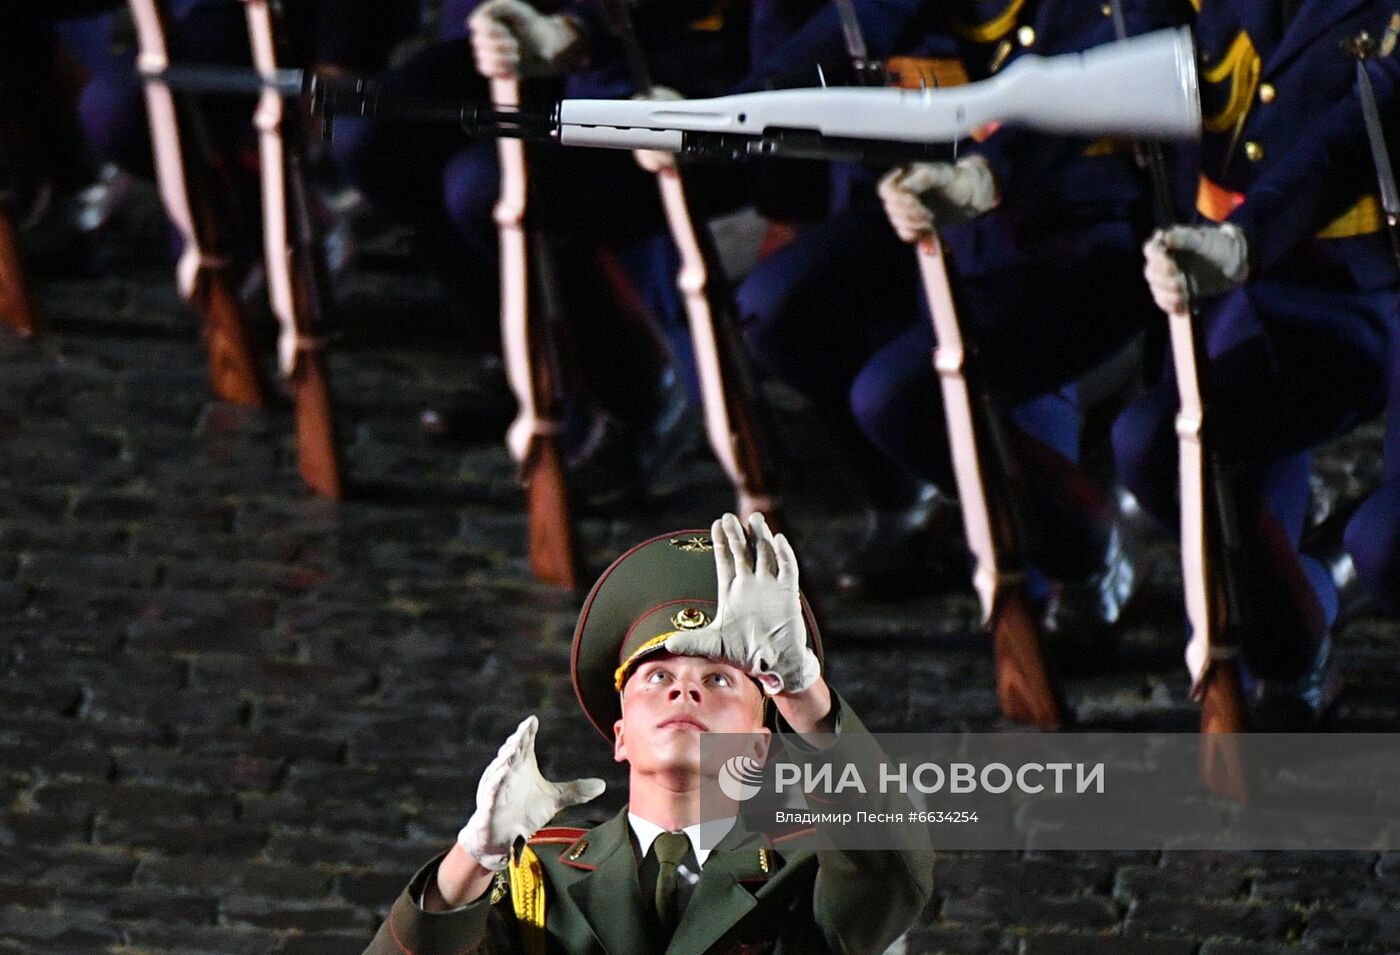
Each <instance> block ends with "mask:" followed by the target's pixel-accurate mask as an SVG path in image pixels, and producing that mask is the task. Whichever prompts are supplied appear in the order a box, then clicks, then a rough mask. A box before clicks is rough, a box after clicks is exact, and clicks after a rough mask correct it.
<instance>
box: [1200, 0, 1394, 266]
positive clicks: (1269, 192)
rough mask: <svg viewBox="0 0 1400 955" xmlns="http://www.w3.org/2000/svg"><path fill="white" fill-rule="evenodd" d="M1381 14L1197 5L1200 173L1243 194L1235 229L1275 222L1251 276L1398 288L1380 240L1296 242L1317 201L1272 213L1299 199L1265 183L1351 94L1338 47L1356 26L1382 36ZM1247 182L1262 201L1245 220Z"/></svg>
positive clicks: (1369, 0)
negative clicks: (1274, 233) (1288, 17)
mask: <svg viewBox="0 0 1400 955" xmlns="http://www.w3.org/2000/svg"><path fill="white" fill-rule="evenodd" d="M1390 12H1391V7H1390V5H1389V4H1382V3H1379V2H1374V0H1302V3H1301V5H1300V6H1299V9H1298V12H1297V13H1296V14H1295V15H1294V17H1293V19H1292V21H1291V22H1290V23H1288V24H1287V26H1286V27H1284V25H1283V24H1282V22H1281V19H1282V18H1281V17H1280V14H1279V4H1277V3H1260V2H1257V0H1230V2H1227V0H1202V5H1201V9H1200V12H1199V13H1198V15H1197V19H1196V33H1197V40H1198V44H1199V47H1200V56H1201V61H1202V73H1201V80H1202V83H1201V100H1202V108H1203V114H1204V116H1203V119H1204V124H1205V134H1204V136H1203V138H1202V140H1201V143H1200V147H1199V152H1200V167H1199V168H1200V172H1201V173H1202V174H1203V175H1205V176H1207V177H1209V179H1210V180H1212V181H1213V182H1214V183H1216V184H1218V185H1219V186H1222V187H1224V188H1225V189H1227V190H1230V191H1231V192H1235V193H1239V194H1242V195H1244V196H1245V197H1247V198H1246V202H1245V206H1243V207H1240V209H1239V214H1238V215H1237V216H1236V217H1235V218H1236V220H1237V221H1241V222H1242V224H1246V225H1248V227H1249V228H1251V229H1255V230H1256V231H1257V229H1258V226H1259V224H1262V223H1267V222H1269V221H1274V222H1276V223H1277V224H1278V225H1277V228H1278V229H1279V232H1278V235H1279V236H1281V237H1282V238H1273V237H1270V236H1267V235H1266V237H1265V238H1264V239H1263V240H1262V242H1261V243H1260V245H1259V248H1258V249H1257V250H1256V251H1257V252H1262V253H1263V254H1262V256H1261V258H1260V264H1261V265H1262V266H1263V270H1262V271H1261V272H1258V273H1256V275H1255V277H1256V278H1268V277H1271V276H1272V277H1280V278H1286V279H1288V280H1291V281H1301V282H1306V283H1309V284H1315V285H1317V286H1319V287H1322V288H1333V289H1337V290H1354V291H1370V290H1377V289H1381V288H1385V287H1387V286H1390V285H1392V284H1394V282H1395V281H1396V278H1397V274H1396V269H1395V263H1394V260H1393V256H1392V254H1391V251H1390V248H1389V245H1388V241H1387V239H1386V238H1385V236H1384V235H1383V234H1381V233H1380V232H1373V233H1371V234H1366V235H1356V236H1352V237H1345V238H1316V237H1311V236H1308V235H1306V231H1304V234H1302V235H1299V234H1298V233H1299V231H1300V230H1301V229H1302V226H1301V223H1300V219H1302V218H1306V217H1308V216H1310V215H1313V214H1314V211H1313V210H1315V209H1316V208H1317V207H1316V206H1315V205H1314V202H1315V201H1318V200H1315V199H1313V198H1308V199H1306V200H1304V202H1303V203H1301V204H1300V205H1299V206H1298V207H1297V208H1296V209H1294V210H1290V211H1288V212H1286V213H1280V212H1279V210H1280V208H1281V206H1282V205H1284V204H1285V203H1286V202H1288V201H1290V200H1297V199H1298V197H1297V196H1286V195H1280V194H1279V193H1278V190H1277V187H1276V186H1271V185H1269V183H1270V182H1271V181H1275V180H1274V177H1276V176H1278V177H1281V178H1282V179H1283V180H1287V179H1288V178H1289V177H1290V176H1292V175H1296V173H1294V172H1293V171H1292V170H1296V169H1297V168H1298V164H1300V163H1304V162H1307V161H1309V159H1308V158H1307V157H1308V155H1309V154H1308V152H1307V150H1306V149H1303V148H1301V147H1304V146H1305V145H1306V144H1307V143H1308V142H1309V137H1310V135H1311V133H1312V132H1313V130H1314V127H1315V124H1317V123H1318V122H1319V121H1320V120H1322V119H1323V118H1324V117H1327V116H1328V115H1329V112H1330V111H1331V110H1332V109H1333V108H1334V107H1336V106H1337V104H1339V103H1341V102H1343V101H1345V100H1347V99H1348V98H1349V97H1351V96H1353V95H1354V94H1353V92H1352V90H1353V86H1354V84H1355V77H1356V66H1355V61H1354V60H1353V59H1352V58H1351V56H1350V55H1349V54H1348V53H1347V52H1346V51H1345V50H1344V49H1343V45H1344V43H1345V41H1346V40H1347V39H1348V38H1350V37H1352V36H1354V35H1355V34H1356V33H1357V32H1358V31H1360V30H1363V29H1364V30H1367V31H1369V32H1370V33H1371V35H1372V36H1376V37H1378V36H1380V35H1382V34H1383V33H1384V30H1385V26H1386V22H1387V20H1388V19H1389V14H1390ZM1368 181H1369V180H1368ZM1256 184H1258V185H1259V186H1260V187H1261V190H1260V193H1259V196H1258V198H1259V199H1260V200H1261V201H1260V205H1259V206H1258V207H1256V211H1255V212H1252V213H1251V212H1248V211H1246V207H1248V206H1249V205H1250V204H1251V203H1252V202H1253V200H1254V199H1255V187H1256ZM1187 185H1188V188H1189V186H1190V184H1187ZM1325 188H1326V189H1331V188H1334V186H1332V185H1329V186H1326V187H1325ZM1324 199H1325V196H1324ZM1323 204H1324V205H1325V204H1326V203H1325V201H1324V202H1323ZM1331 211H1334V212H1335V211H1336V209H1335V208H1333V209H1332V210H1331ZM1256 215H1257V216H1258V218H1257V219H1255V220H1254V221H1252V222H1251V219H1252V217H1253V216H1256ZM1280 216H1281V218H1279V217H1280ZM1310 224H1311V223H1310ZM1324 225H1325V223H1324ZM1265 231H1266V233H1267V229H1266V230H1265ZM1282 247H1286V248H1282Z"/></svg>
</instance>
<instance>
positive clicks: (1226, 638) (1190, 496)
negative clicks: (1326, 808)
mask: <svg viewBox="0 0 1400 955" xmlns="http://www.w3.org/2000/svg"><path fill="white" fill-rule="evenodd" d="M1112 13H1113V21H1114V30H1115V32H1117V34H1118V35H1119V36H1120V37H1122V36H1125V35H1126V33H1127V24H1126V21H1125V20H1124V18H1123V11H1122V9H1121V6H1120V4H1119V0H1113V2H1112ZM1120 42H1132V41H1131V40H1123V41H1120ZM1139 155H1140V156H1141V157H1142V159H1143V161H1145V162H1146V164H1147V167H1148V171H1149V175H1150V177H1151V188H1152V205H1153V211H1154V215H1155V217H1156V221H1157V227H1158V228H1160V229H1167V228H1170V227H1171V225H1172V224H1173V222H1174V221H1175V218H1176V217H1175V212H1174V210H1173V208H1172V202H1171V187H1170V185H1169V181H1168V179H1167V173H1166V162H1165V160H1164V158H1163V156H1162V149H1161V146H1160V145H1159V144H1157V143H1151V142H1149V143H1144V144H1142V145H1141V146H1140V149H1139ZM1189 292H1190V290H1189V289H1188V294H1187V296H1185V298H1186V301H1185V302H1184V303H1183V306H1182V307H1181V308H1179V309H1177V310H1176V311H1174V312H1171V313H1169V314H1168V315H1167V323H1168V330H1169V333H1170V338H1171V349H1172V361H1173V363H1174V365H1175V368H1176V383H1177V396H1178V404H1179V411H1178V412H1177V416H1176V433H1177V439H1178V452H1177V453H1178V457H1179V460H1178V465H1177V466H1178V469H1179V478H1180V507H1181V575H1182V585H1183V589H1184V590H1185V594H1186V616H1187V619H1188V620H1190V622H1191V639H1190V641H1189V643H1188V644H1187V646H1186V665H1187V668H1188V669H1189V670H1190V672H1191V696H1192V698H1193V699H1195V700H1197V701H1198V702H1199V703H1200V704H1201V732H1202V733H1204V734H1208V735H1209V734H1217V733H1240V732H1243V731H1244V730H1245V729H1246V719H1245V708H1244V695H1243V692H1242V690H1241V687H1240V675H1239V670H1238V667H1237V665H1236V660H1237V658H1238V655H1239V648H1240V644H1241V634H1242V631H1243V628H1244V626H1246V625H1247V622H1248V621H1247V619H1246V616H1245V611H1244V603H1245V601H1244V596H1243V587H1242V581H1243V574H1244V569H1243V568H1244V567H1245V555H1244V547H1243V540H1242V536H1241V533H1240V527H1239V514H1238V512H1237V509H1236V508H1235V507H1234V499H1233V494H1232V492H1231V488H1230V483H1229V478H1228V475H1227V473H1226V470H1225V466H1224V464H1223V463H1222V462H1221V460H1220V457H1219V454H1218V452H1217V451H1216V450H1215V449H1213V448H1212V447H1211V444H1210V432H1209V429H1208V428H1207V417H1208V411H1209V408H1210V400H1209V387H1208V386H1209V382H1208V381H1207V380H1206V378H1205V375H1204V373H1205V372H1206V371H1207V370H1208V365H1209V356H1208V354H1207V352H1206V337H1205V329H1204V327H1203V325H1202V322H1201V317H1200V313H1199V312H1198V311H1197V310H1196V307H1195V302H1194V296H1193V295H1191V294H1189ZM1202 754H1203V756H1202V759H1203V762H1202V774H1203V777H1204V778H1205V781H1206V783H1207V785H1209V786H1210V787H1211V788H1212V789H1213V790H1215V791H1217V792H1222V793H1232V794H1234V795H1236V796H1240V797H1243V796H1244V793H1245V788H1244V780H1243V777H1242V775H1241V773H1240V771H1239V764H1238V760H1237V758H1236V755H1237V754H1235V753H1234V751H1233V750H1232V749H1231V748H1229V747H1215V746H1213V745H1212V744H1210V743H1209V742H1208V743H1207V745H1206V746H1205V747H1204V748H1203V750H1202Z"/></svg>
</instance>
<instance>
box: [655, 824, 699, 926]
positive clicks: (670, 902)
mask: <svg viewBox="0 0 1400 955" xmlns="http://www.w3.org/2000/svg"><path fill="white" fill-rule="evenodd" d="M651 851H652V852H654V853H655V854H656V862H657V871H656V919H657V921H658V922H659V923H660V925H661V927H662V928H663V929H664V930H665V931H667V932H671V931H672V930H674V929H675V927H676V922H677V921H678V919H677V914H678V913H677V911H676V910H677V905H676V900H677V895H676V866H677V865H679V864H680V862H681V860H682V859H684V858H685V854H686V853H687V852H689V851H690V837H689V836H687V835H686V834H685V833H684V832H663V833H661V835H659V836H657V837H656V841H655V842H653V843H652V844H651Z"/></svg>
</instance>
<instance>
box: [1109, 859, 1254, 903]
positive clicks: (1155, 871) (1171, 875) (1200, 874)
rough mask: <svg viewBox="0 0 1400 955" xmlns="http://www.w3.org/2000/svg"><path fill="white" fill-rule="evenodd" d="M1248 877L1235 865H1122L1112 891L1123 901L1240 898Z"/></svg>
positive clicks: (1247, 887) (1248, 885)
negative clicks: (1210, 867)
mask: <svg viewBox="0 0 1400 955" xmlns="http://www.w3.org/2000/svg"><path fill="white" fill-rule="evenodd" d="M1249 888H1250V878H1249V875H1248V874H1247V873H1244V872H1241V871H1240V870H1239V869H1238V868H1237V867H1231V868H1227V869H1222V870H1219V871H1210V870H1204V869H1202V868H1199V867H1195V866H1125V867H1124V868H1122V869H1120V870H1119V871H1118V875H1117V878H1116V880H1115V881H1114V885H1113V894H1114V896H1115V897H1116V898H1118V899H1121V900H1123V901H1130V900H1135V899H1153V898H1187V899H1189V898H1195V899H1201V900H1207V901H1230V900H1242V899H1244V898H1245V897H1246V896H1247V895H1248V894H1249Z"/></svg>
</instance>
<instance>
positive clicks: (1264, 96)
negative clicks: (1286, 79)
mask: <svg viewBox="0 0 1400 955" xmlns="http://www.w3.org/2000/svg"><path fill="white" fill-rule="evenodd" d="M1277 95H1278V90H1276V89H1274V86H1273V84H1272V83H1265V84H1264V85H1263V86H1261V87H1259V102H1261V103H1272V102H1273V101H1274V97H1275V96H1277Z"/></svg>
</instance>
